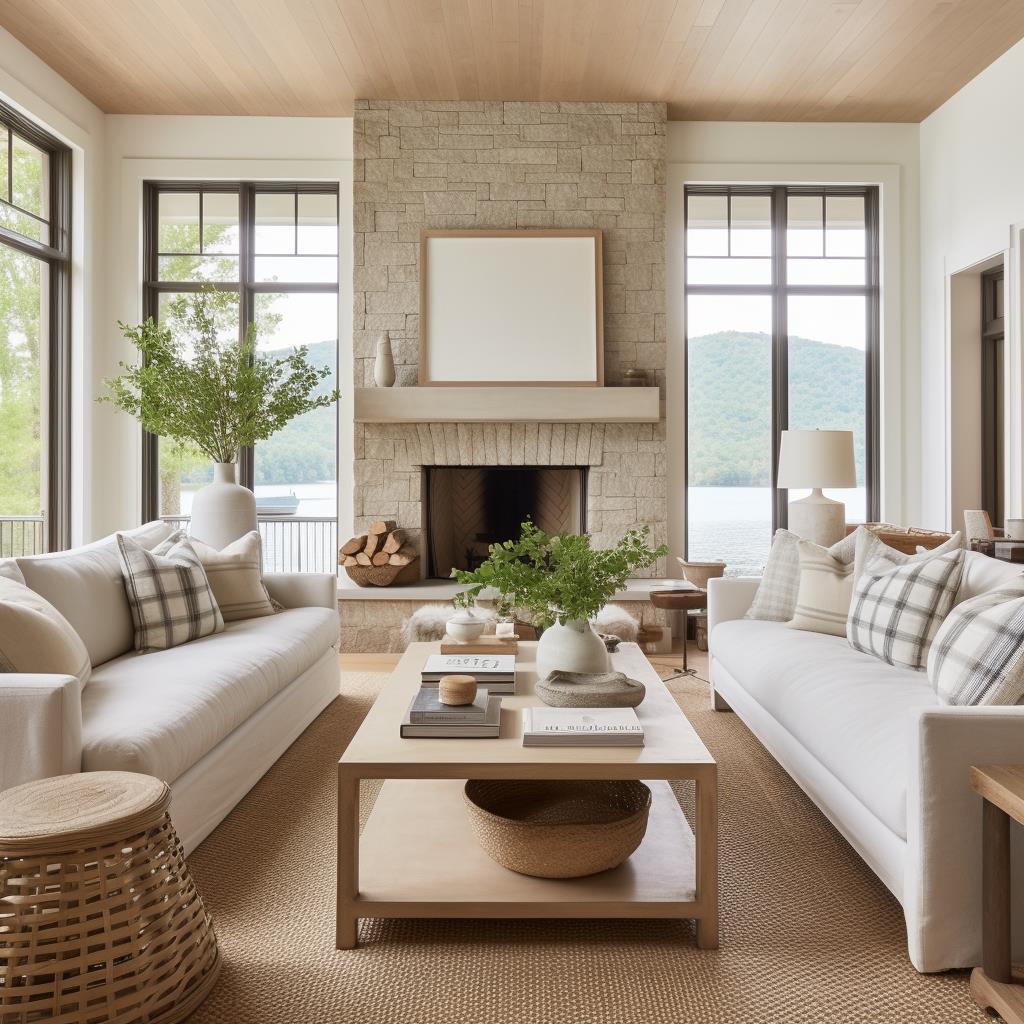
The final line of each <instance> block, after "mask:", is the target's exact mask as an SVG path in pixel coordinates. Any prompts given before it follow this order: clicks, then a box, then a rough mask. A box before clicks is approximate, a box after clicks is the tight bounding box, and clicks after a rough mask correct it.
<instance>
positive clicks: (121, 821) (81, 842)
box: [0, 772, 220, 1024]
mask: <svg viewBox="0 0 1024 1024" xmlns="http://www.w3.org/2000/svg"><path fill="white" fill-rule="evenodd" d="M170 798H171V793H170V790H169V789H168V787H167V785H166V784H165V783H163V782H161V781H159V780H158V779H154V778H151V777H150V776H148V775H136V774H133V773H130V772H84V773H82V774H78V775H62V776H58V777H56V778H50V779H42V780H40V781H38V782H29V783H26V784H25V785H23V786H16V787H15V788H13V789H9V790H7V791H6V792H4V793H0V1021H3V1022H4V1024H36V1022H42V1021H47V1022H55V1024H92V1022H97V1021H102V1022H105V1024H106V1022H110V1024H175V1022H177V1021H180V1020H182V1019H184V1018H185V1017H187V1016H188V1015H189V1014H190V1013H191V1012H192V1011H193V1010H195V1008H196V1007H197V1006H198V1005H199V1003H200V1002H201V1001H202V1000H203V999H204V998H205V996H206V995H207V993H208V992H209V991H210V988H211V987H212V986H213V983H214V981H215V980H216V977H217V972H218V970H219V968H220V959H219V956H218V952H217V940H216V938H215V937H214V933H213V926H212V924H211V922H210V918H209V915H208V914H207V913H206V909H205V908H204V906H203V903H202V900H201V899H200V897H199V893H198V892H197V890H196V887H195V884H194V883H193V881H192V877H191V875H190V874H189V870H188V867H187V866H186V864H185V856H184V852H183V850H182V848H181V843H180V842H179V840H178V837H177V834H176V833H175V831H174V828H173V826H172V825H171V819H170V816H169V815H168V813H167V808H168V805H169V803H170Z"/></svg>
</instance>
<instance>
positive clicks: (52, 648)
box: [0, 577, 92, 687]
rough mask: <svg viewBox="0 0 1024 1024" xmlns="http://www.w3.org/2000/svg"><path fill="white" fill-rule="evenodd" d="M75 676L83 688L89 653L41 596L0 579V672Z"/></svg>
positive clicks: (67, 623)
mask: <svg viewBox="0 0 1024 1024" xmlns="http://www.w3.org/2000/svg"><path fill="white" fill-rule="evenodd" d="M4 672H31V673H37V672H38V673H44V674H47V675H51V674H52V675H60V676H75V678H76V679H77V680H78V684H79V687H83V686H85V684H86V683H87V682H88V681H89V674H90V673H91V672H92V664H91V663H90V661H89V652H88V651H87V650H86V649H85V644H84V643H82V638H81V637H80V636H79V635H78V634H77V633H76V632H75V631H74V629H72V627H71V623H70V622H68V620H67V619H65V618H64V616H63V615H61V613H60V612H59V611H57V609H56V608H54V607H53V605H52V604H50V602H49V601H47V600H46V598H44V597H40V596H39V595H38V594H37V593H35V592H34V591H32V590H29V588H28V587H26V586H24V585H23V584H21V583H17V582H15V581H14V580H12V579H8V578H7V577H0V673H4Z"/></svg>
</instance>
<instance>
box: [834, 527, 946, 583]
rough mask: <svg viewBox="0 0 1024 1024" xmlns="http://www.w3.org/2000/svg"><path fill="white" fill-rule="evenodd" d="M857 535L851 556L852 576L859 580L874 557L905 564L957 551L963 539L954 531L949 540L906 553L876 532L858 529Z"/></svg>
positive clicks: (896, 563)
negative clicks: (890, 544)
mask: <svg viewBox="0 0 1024 1024" xmlns="http://www.w3.org/2000/svg"><path fill="white" fill-rule="evenodd" d="M858 534H859V535H858V537H857V549H856V552H855V553H854V556H853V578H854V580H859V579H860V578H861V576H863V575H864V571H865V570H866V569H867V567H868V566H869V565H871V563H872V562H873V561H874V560H875V559H876V558H885V559H887V560H888V561H889V563H890V565H892V566H896V565H907V564H908V563H910V562H916V561H919V560H920V559H922V558H933V557H934V556H936V555H944V554H946V553H947V552H949V551H958V550H959V549H960V548H961V547H963V540H962V538H961V536H960V534H959V533H954V534H953V536H952V537H950V538H949V540H945V541H943V542H942V543H941V544H939V545H938V546H937V547H934V548H922V547H918V549H917V554H915V555H908V554H906V553H905V552H903V551H897V550H896V548H893V547H890V546H889V545H888V544H886V543H885V541H884V540H882V539H881V538H880V537H879V536H878V535H877V534H875V533H873V532H872V531H871V530H859V531H858Z"/></svg>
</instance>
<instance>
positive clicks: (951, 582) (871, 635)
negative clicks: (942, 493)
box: [846, 549, 964, 669]
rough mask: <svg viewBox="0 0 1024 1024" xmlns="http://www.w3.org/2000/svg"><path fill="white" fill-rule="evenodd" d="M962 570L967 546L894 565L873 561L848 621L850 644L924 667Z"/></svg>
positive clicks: (894, 660)
mask: <svg viewBox="0 0 1024 1024" xmlns="http://www.w3.org/2000/svg"><path fill="white" fill-rule="evenodd" d="M963 568H964V552H963V550H962V549H961V550H958V551H950V552H948V553H947V554H944V555H936V556H934V557H933V558H925V559H921V560H920V561H917V562H909V563H907V564H906V565H898V566H895V567H893V566H892V564H891V563H890V562H888V561H887V560H886V559H884V558H880V559H877V560H876V561H874V562H872V563H870V564H869V565H868V567H867V568H866V569H865V571H864V575H863V576H861V578H860V579H859V580H857V582H856V584H855V585H854V591H853V604H852V605H851V606H850V617H849V619H848V620H847V623H846V637H847V639H848V640H849V641H850V646H851V647H854V648H856V649H857V650H858V651H863V652H864V653H865V654H873V655H874V656H875V657H876V658H880V659H881V660H882V661H887V662H888V663H889V664H890V665H902V666H903V667H905V668H913V669H922V668H924V667H925V663H926V661H927V658H928V648H929V647H930V646H931V642H932V637H934V636H935V632H936V630H937V629H938V628H939V624H940V623H941V622H942V620H943V619H944V618H945V617H946V615H948V614H949V610H950V608H952V607H953V600H954V598H955V597H956V591H957V587H959V586H960V577H961V575H962V573H963Z"/></svg>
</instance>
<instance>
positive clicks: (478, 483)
mask: <svg viewBox="0 0 1024 1024" xmlns="http://www.w3.org/2000/svg"><path fill="white" fill-rule="evenodd" d="M587 471H588V470H587V467H586V466H558V467H553V466H424V467H423V472H424V492H425V499H426V500H425V502H424V526H425V540H424V554H425V557H426V564H427V576H428V577H430V578H433V579H447V578H448V577H449V576H451V571H452V569H453V568H455V569H475V568H476V567H477V566H478V565H480V563H481V562H482V561H483V560H484V559H485V558H486V557H487V549H488V547H489V546H490V545H491V544H499V543H502V542H503V541H506V540H513V539H515V538H516V537H518V536H519V528H520V524H522V523H523V522H525V521H526V520H527V519H530V520H532V521H533V522H534V523H536V525H537V526H538V527H540V529H542V530H545V531H546V532H548V533H583V532H585V530H586V528H587V521H586V520H587Z"/></svg>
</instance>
